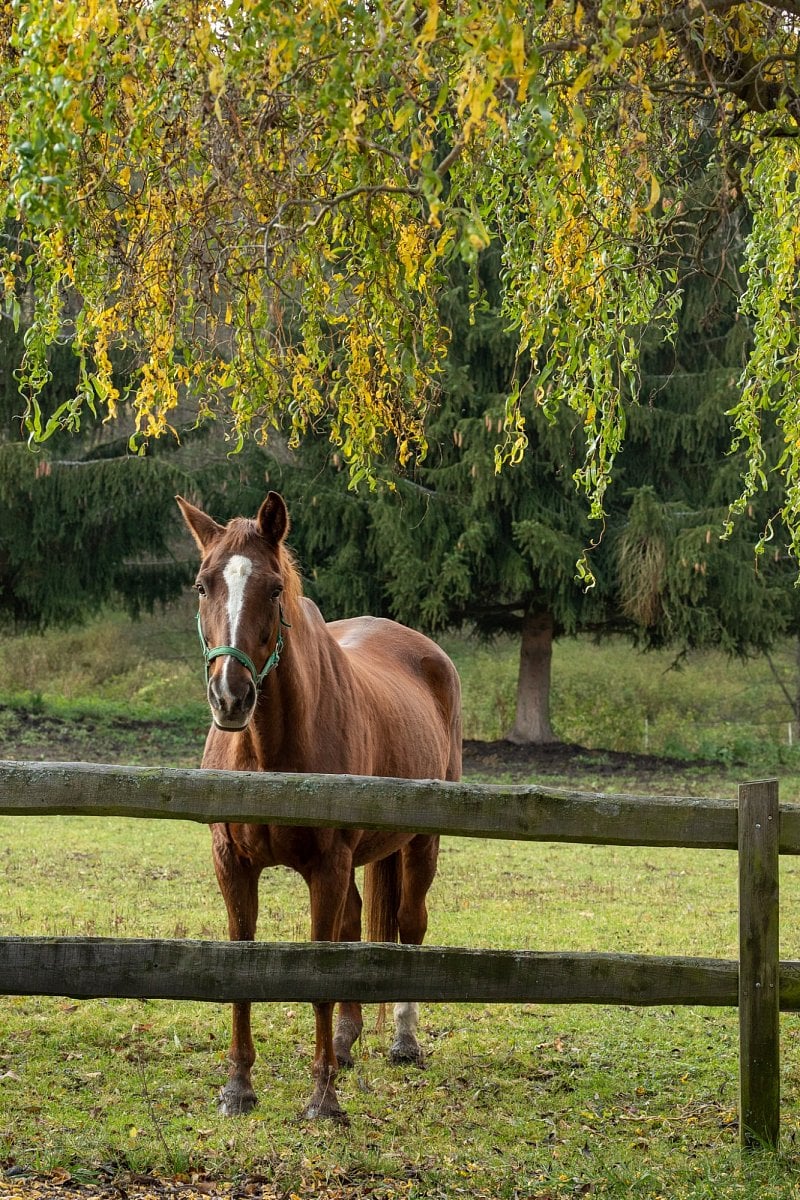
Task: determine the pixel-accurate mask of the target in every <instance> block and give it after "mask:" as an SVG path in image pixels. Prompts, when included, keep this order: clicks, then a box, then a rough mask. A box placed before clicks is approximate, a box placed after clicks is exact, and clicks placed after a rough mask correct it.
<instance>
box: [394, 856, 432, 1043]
mask: <svg viewBox="0 0 800 1200" xmlns="http://www.w3.org/2000/svg"><path fill="white" fill-rule="evenodd" d="M400 855H401V887H400V908H399V910H398V914H397V923H398V931H399V934H400V941H401V942H403V943H405V944H406V945H409V946H421V945H422V941H423V939H424V937H425V934H426V932H427V929H428V907H427V905H426V903H425V897H426V896H427V894H428V889H429V888H430V886H431V884H432V883H433V879H434V876H435V875H436V861H437V858H438V856H439V838H438V837H429V836H427V835H420V836H418V837H415V838H414V839H413V841H411V842H409V843H408V845H406V846H404V847H403V849H402V850H401V851H400ZM418 1025H419V1005H418V1004H417V1003H416V1002H415V1001H413V1000H406V1001H403V1002H402V1003H400V1004H395V1006H394V1042H393V1043H392V1046H391V1049H390V1050H389V1058H390V1059H391V1061H392V1062H394V1063H407V1062H410V1063H414V1064H415V1065H416V1066H418V1067H424V1065H425V1054H424V1052H423V1050H422V1047H421V1046H420V1044H419V1042H418V1041H417V1027H418Z"/></svg>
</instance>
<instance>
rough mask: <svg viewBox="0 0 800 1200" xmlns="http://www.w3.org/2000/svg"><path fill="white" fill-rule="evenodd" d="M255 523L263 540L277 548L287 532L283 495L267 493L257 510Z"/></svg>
mask: <svg viewBox="0 0 800 1200" xmlns="http://www.w3.org/2000/svg"><path fill="white" fill-rule="evenodd" d="M256 525H257V526H258V532H259V533H260V534H261V536H262V537H263V538H264V540H265V541H266V542H268V543H269V545H270V546H273V547H275V548H276V549H277V547H278V546H279V545H280V544H281V542H282V541H283V539H284V538H285V537H286V534H287V533H288V532H289V512H288V510H287V508H286V501H285V500H284V498H283V496H280V495H278V493H277V492H270V493H269V495H268V496H267V498H266V500H265V501H264V503H263V504H262V505H261V508H260V509H259V510H258V516H257V517H256Z"/></svg>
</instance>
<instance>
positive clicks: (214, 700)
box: [208, 675, 256, 715]
mask: <svg viewBox="0 0 800 1200" xmlns="http://www.w3.org/2000/svg"><path fill="white" fill-rule="evenodd" d="M208 701H209V704H210V705H211V707H212V708H214V709H217V710H218V711H219V712H224V713H228V714H230V715H238V714H240V713H246V712H249V711H250V709H251V708H252V707H253V706H254V704H255V702H256V689H255V687H254V686H253V684H252V683H251V682H250V681H249V680H248V681H246V682H245V681H243V682H242V684H240V685H239V686H238V687H235V688H230V687H229V686H227V685H223V682H222V680H221V679H220V678H218V677H217V676H216V675H215V676H212V678H211V679H210V680H209V681H208Z"/></svg>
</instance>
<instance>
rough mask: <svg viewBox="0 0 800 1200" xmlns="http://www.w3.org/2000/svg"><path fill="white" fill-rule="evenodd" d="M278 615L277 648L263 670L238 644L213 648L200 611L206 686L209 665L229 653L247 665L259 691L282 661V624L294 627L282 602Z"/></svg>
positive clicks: (199, 630)
mask: <svg viewBox="0 0 800 1200" xmlns="http://www.w3.org/2000/svg"><path fill="white" fill-rule="evenodd" d="M278 617H279V621H280V624H279V625H278V640H277V641H276V643H275V649H274V650H273V651H272V654H270V656H269V658H268V659H267V661H266V662H265V663H264V666H263V667H262V668H261V670H260V671H257V670H256V665H255V663H254V662H253V660H252V658H250V656H249V654H245V652H244V650H240V649H239V647H238V646H215V647H214V648H213V650H212V649H211V648H210V647H209V645H208V643H207V642H206V639H205V634H204V633H203V626H202V623H201V621H200V613H199V612H198V614H197V634H198V636H199V638H200V645H201V646H202V647H203V661H204V663H205V667H206V687H208V679H209V665H210V664H211V662H212V661H213V660H214V659H215V658H221V657H222V656H223V655H225V654H227V655H230V657H231V658H235V659H236V660H237V662H240V663H241V664H242V666H243V667H247V669H248V671H249V672H250V674H251V675H252V677H253V683H254V684H255V685H256V691H258V689H259V688H260V687H261V684H262V682H263V680H264V679H266V677H267V675H269V673H270V671H274V670H275V668H276V667H277V665H278V663H279V662H280V661H281V651H282V650H283V633H282V632H281V625H282V626H283V628H284V629H291V628H292V627H291V625H290V624H289V622H288V621H285V620H284V617H283V607H282V606H281V605H280V604H279V605H278Z"/></svg>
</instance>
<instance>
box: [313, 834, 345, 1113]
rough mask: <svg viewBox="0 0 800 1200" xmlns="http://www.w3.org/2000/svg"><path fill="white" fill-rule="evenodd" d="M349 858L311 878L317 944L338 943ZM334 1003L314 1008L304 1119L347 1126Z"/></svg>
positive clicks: (326, 866) (332, 863) (328, 864)
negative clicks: (339, 1082)
mask: <svg viewBox="0 0 800 1200" xmlns="http://www.w3.org/2000/svg"><path fill="white" fill-rule="evenodd" d="M352 872H353V868H352V864H351V861H350V859H349V857H345V856H344V855H343V856H342V858H341V859H338V860H334V859H332V858H329V860H328V861H327V862H326V863H325V864H324V865H321V866H319V867H318V868H317V869H315V870H314V871H313V872H311V873H310V874H309V876H308V879H307V882H308V889H309V892H310V894H311V937H312V940H313V941H315V942H336V941H338V940H339V936H340V932H341V926H342V916H343V914H344V910H345V903H346V900H347V896H348V891H349V888H350V880H351V878H352ZM333 1009H334V1005H333V1003H329V1002H328V1001H324V1002H321V1003H318V1004H315V1005H314V1021H315V1028H316V1047H315V1051H314V1063H313V1066H312V1068H311V1073H312V1075H313V1078H314V1091H313V1092H312V1094H311V1099H310V1100H309V1102H308V1104H307V1105H306V1106H305V1108H304V1109H303V1116H305V1117H311V1118H317V1117H329V1118H331V1119H332V1120H334V1121H339V1122H341V1123H342V1124H343V1125H347V1124H348V1123H349V1122H348V1118H347V1114H346V1113H345V1111H344V1109H343V1108H342V1107H341V1106H340V1104H339V1100H338V1097H337V1095H336V1087H335V1080H336V1072H337V1069H338V1063H337V1060H336V1051H335V1050H334V1047H333Z"/></svg>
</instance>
